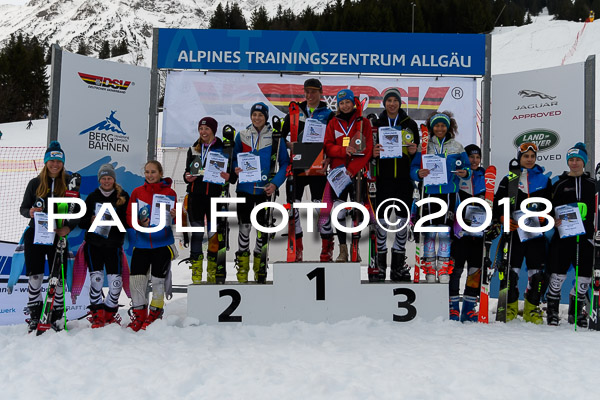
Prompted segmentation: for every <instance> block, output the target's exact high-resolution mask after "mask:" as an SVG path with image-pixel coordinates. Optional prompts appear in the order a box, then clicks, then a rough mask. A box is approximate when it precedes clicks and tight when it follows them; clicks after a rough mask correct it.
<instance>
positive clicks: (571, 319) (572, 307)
mask: <svg viewBox="0 0 600 400" xmlns="http://www.w3.org/2000/svg"><path fill="white" fill-rule="evenodd" d="M568 314H569V317H568V321H569V324H571V325H573V324H574V323H575V295H574V294H573V293H572V292H571V293H569V311H568Z"/></svg>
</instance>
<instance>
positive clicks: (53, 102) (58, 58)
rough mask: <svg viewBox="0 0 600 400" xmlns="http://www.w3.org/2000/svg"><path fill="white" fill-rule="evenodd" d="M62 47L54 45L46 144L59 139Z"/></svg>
mask: <svg viewBox="0 0 600 400" xmlns="http://www.w3.org/2000/svg"><path fill="white" fill-rule="evenodd" d="M62 54H63V53H62V49H61V48H60V46H59V45H58V44H56V43H54V44H53V45H52V61H51V65H52V67H51V73H50V104H48V109H49V112H48V139H47V143H46V145H50V142H51V141H53V140H58V113H59V111H60V79H61V72H62Z"/></svg>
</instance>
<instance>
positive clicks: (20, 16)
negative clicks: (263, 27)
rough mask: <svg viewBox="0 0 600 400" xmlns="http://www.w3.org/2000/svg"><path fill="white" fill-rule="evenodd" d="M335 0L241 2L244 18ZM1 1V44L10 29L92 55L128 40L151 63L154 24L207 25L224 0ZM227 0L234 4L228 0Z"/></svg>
mask: <svg viewBox="0 0 600 400" xmlns="http://www.w3.org/2000/svg"><path fill="white" fill-rule="evenodd" d="M331 1H332V0H313V1H309V2H301V1H299V2H292V3H289V2H286V1H284V0H266V1H262V0H238V1H237V3H238V4H239V5H240V8H241V9H242V12H243V13H244V17H245V18H246V21H247V22H248V23H250V16H251V14H252V11H253V10H254V9H255V8H257V7H258V6H260V5H264V6H265V8H266V9H267V12H268V13H269V14H270V15H274V14H275V12H276V11H277V7H278V6H279V5H282V6H283V7H284V9H285V8H291V9H292V11H294V13H296V14H299V13H301V12H302V10H304V9H305V8H306V6H308V5H310V6H311V7H312V8H313V9H314V10H317V11H319V10H323V9H324V8H325V6H326V5H327V4H328V3H330V2H331ZM1 3H2V1H0V44H2V43H3V42H4V41H6V40H8V38H9V37H10V34H11V33H15V32H19V31H20V32H24V33H26V34H29V35H36V36H37V37H38V39H40V41H42V42H43V41H46V42H47V43H58V44H59V45H60V46H61V47H64V48H65V49H67V50H68V49H71V51H77V48H78V45H79V41H80V40H81V39H83V40H84V41H85V43H87V44H92V46H91V47H92V48H95V49H96V50H95V51H94V55H97V51H98V50H99V49H100V44H101V43H102V41H104V40H108V41H109V42H110V43H111V44H112V43H115V42H116V41H120V40H122V39H125V40H126V41H127V43H128V46H129V50H130V52H131V53H130V55H129V57H125V58H124V60H125V62H130V63H132V62H135V63H137V64H139V65H144V66H149V65H150V61H151V53H150V49H151V48H152V28H207V27H208V22H209V19H210V17H211V16H212V14H213V13H214V11H215V9H216V8H217V6H218V5H219V3H222V5H223V7H225V4H226V3H227V1H224V0H177V1H173V0H30V1H29V2H27V3H26V4H25V5H3V4H1ZM229 3H233V1H230V2H229Z"/></svg>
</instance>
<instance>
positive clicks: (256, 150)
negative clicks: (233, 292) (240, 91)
mask: <svg viewBox="0 0 600 400" xmlns="http://www.w3.org/2000/svg"><path fill="white" fill-rule="evenodd" d="M268 118H269V108H268V107H267V106H266V104H264V103H256V104H254V105H253V106H252V108H251V109H250V120H251V122H252V123H251V124H250V125H248V126H247V127H246V129H244V130H242V131H240V132H238V134H237V135H236V136H235V144H234V147H233V164H232V167H233V168H234V171H235V173H236V174H237V176H238V178H239V175H240V173H241V172H242V171H244V170H246V166H243V167H244V168H242V166H240V165H238V155H240V154H243V153H249V154H252V155H255V156H258V157H259V159H260V175H261V179H260V180H259V181H256V182H238V184H237V187H236V193H237V195H238V197H244V198H245V199H246V202H245V203H243V204H242V203H240V204H238V205H237V217H238V221H239V236H238V251H237V252H236V260H235V262H236V268H237V279H238V282H240V283H246V282H248V272H249V270H250V231H251V229H252V225H251V223H250V213H251V212H252V209H253V208H254V207H255V206H256V205H257V204H260V203H263V202H266V201H270V196H271V195H272V194H274V193H275V192H276V191H277V188H278V187H279V186H281V185H282V184H283V181H284V180H285V172H286V169H287V167H288V165H289V163H290V158H289V155H288V153H287V151H286V146H285V141H284V140H281V141H280V142H279V150H277V149H274V148H273V146H272V143H273V129H272V128H271V125H270V124H269V123H268V122H267V121H268ZM277 153H279V158H278V159H277V160H275V162H277V163H278V165H279V171H277V174H276V175H275V177H274V178H273V179H272V180H271V181H269V173H270V170H271V162H272V161H271V160H272V156H274V155H275V154H277ZM265 219H266V211H265V210H264V209H263V210H261V211H260V212H259V213H258V215H257V221H258V222H259V223H260V224H261V225H262V226H266V221H265ZM266 236H267V234H266V233H262V234H261V235H257V240H256V245H255V247H254V264H253V271H254V280H255V281H258V271H259V267H260V256H261V248H262V245H263V243H262V239H261V238H263V239H265V240H266Z"/></svg>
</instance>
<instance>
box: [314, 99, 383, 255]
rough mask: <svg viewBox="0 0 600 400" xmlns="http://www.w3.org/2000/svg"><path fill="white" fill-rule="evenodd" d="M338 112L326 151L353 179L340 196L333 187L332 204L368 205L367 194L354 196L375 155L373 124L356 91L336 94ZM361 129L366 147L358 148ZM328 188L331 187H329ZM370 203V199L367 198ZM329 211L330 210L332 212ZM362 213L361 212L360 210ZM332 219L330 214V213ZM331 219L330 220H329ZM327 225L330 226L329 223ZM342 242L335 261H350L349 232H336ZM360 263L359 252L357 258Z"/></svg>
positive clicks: (329, 126) (340, 216)
mask: <svg viewBox="0 0 600 400" xmlns="http://www.w3.org/2000/svg"><path fill="white" fill-rule="evenodd" d="M337 104H338V111H337V113H336V115H335V117H334V118H332V119H331V120H330V121H329V123H328V124H327V129H326V131H325V143H324V147H325V154H326V155H327V158H329V159H330V160H331V163H330V168H331V169H335V168H337V167H340V166H345V167H346V170H347V173H348V175H349V176H350V177H351V178H352V179H353V181H352V184H350V185H348V186H347V187H346V188H345V189H344V190H343V191H342V192H341V193H340V195H339V196H337V195H336V194H335V192H334V191H333V190H331V197H332V200H331V203H332V205H333V207H335V206H336V205H337V204H340V203H343V202H345V201H346V200H347V199H348V195H350V200H351V201H355V202H358V203H361V204H365V197H366V196H364V197H363V198H361V199H357V198H356V196H355V189H356V179H355V178H356V176H357V174H358V173H359V172H360V171H361V170H362V169H363V168H366V166H367V165H368V163H369V160H370V159H371V156H372V154H373V134H372V128H371V123H370V122H369V120H368V119H367V118H363V117H362V115H361V114H360V112H359V110H358V109H356V108H355V107H354V105H355V98H354V93H353V92H352V91H351V90H350V89H343V90H340V91H339V92H338V94H337ZM361 130H362V133H363V140H365V143H366V144H365V148H364V150H362V151H360V152H359V150H358V149H357V147H356V145H355V144H356V142H353V139H354V138H355V137H358V136H357V135H360V133H361ZM325 190H328V189H327V188H326V189H325ZM366 193H367V185H366V179H364V180H363V195H364V194H366ZM366 202H368V199H367V200H366ZM330 210H331V208H328V209H325V210H322V213H323V212H325V213H327V212H328V211H330ZM344 211H345V210H342V211H341V212H340V213H339V214H338V220H339V222H340V224H342V225H344V223H345V219H346V213H345V212H344ZM329 214H330V213H329ZM361 215H362V213H361ZM329 218H331V215H329ZM328 222H330V221H328ZM325 226H331V224H330V223H327V224H326V225H325ZM337 235H338V240H339V242H340V254H339V256H338V258H337V259H336V262H347V261H348V246H347V245H346V232H341V231H338V232H337ZM355 261H358V262H360V255H358V259H357V260H355Z"/></svg>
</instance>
